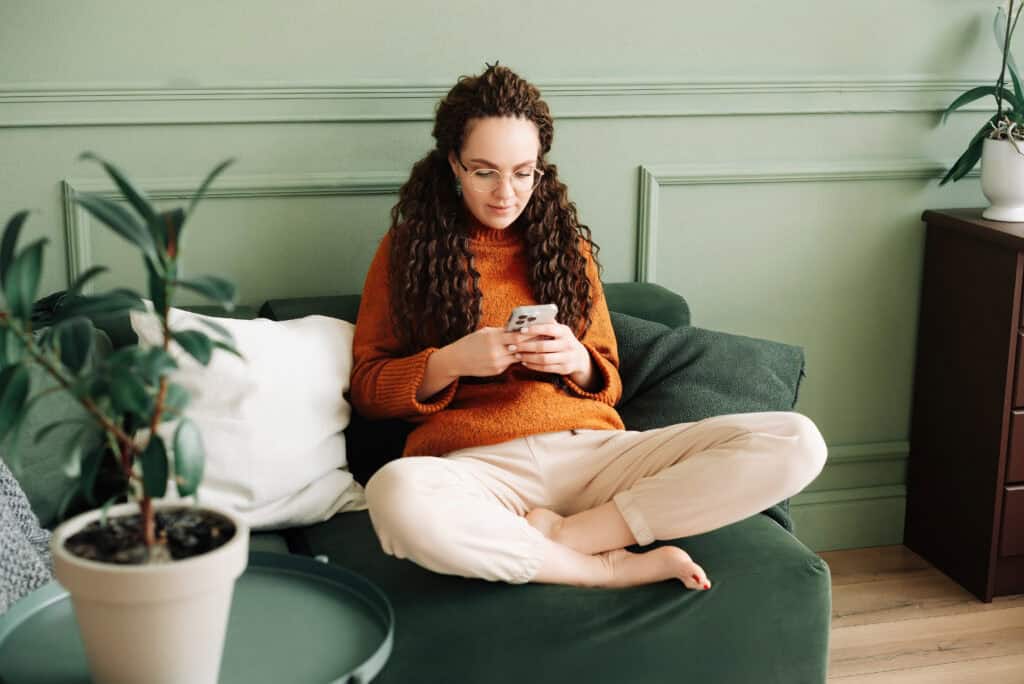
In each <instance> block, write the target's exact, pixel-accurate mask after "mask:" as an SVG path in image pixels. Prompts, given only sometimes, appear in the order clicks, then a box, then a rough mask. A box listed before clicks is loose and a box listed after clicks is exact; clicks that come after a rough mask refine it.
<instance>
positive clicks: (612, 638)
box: [290, 511, 831, 684]
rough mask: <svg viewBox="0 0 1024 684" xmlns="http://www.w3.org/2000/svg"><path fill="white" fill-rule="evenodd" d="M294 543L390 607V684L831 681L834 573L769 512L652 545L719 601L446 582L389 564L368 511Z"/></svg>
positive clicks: (668, 589)
mask: <svg viewBox="0 0 1024 684" xmlns="http://www.w3.org/2000/svg"><path fill="white" fill-rule="evenodd" d="M290 534H291V535H293V537H292V539H291V540H290V541H291V544H292V549H293V550H296V551H302V552H305V553H309V554H313V555H315V554H324V555H326V556H327V557H328V560H329V561H330V562H332V563H335V564H338V565H341V566H343V567H346V568H348V569H350V570H353V571H354V572H357V573H359V574H360V575H363V576H364V577H366V578H368V579H370V580H371V581H373V582H374V583H375V584H377V585H378V586H379V587H380V588H381V589H383V590H384V592H385V593H386V594H387V596H388V598H389V599H390V601H391V603H392V606H393V608H394V611H395V624H396V629H395V643H394V650H393V652H392V654H391V657H390V659H389V660H388V663H387V665H386V666H385V668H384V670H383V671H382V672H381V673H380V675H379V676H378V678H377V679H375V680H374V682H375V683H376V684H399V683H401V684H404V683H406V682H418V683H420V684H430V683H432V682H488V684H513V683H516V684H518V683H520V682H532V683H534V684H544V683H548V682H550V683H552V684H556V683H557V684H563V683H564V682H588V684H603V683H608V684H620V683H621V682H643V683H644V684H662V683H664V684H669V683H671V684H679V682H689V681H695V682H715V683H716V684H750V682H758V684H800V683H805V682H806V683H810V682H824V681H825V678H826V665H827V660H828V634H829V620H830V613H831V581H830V576H829V570H828V566H827V565H826V564H825V563H824V562H823V561H822V560H821V559H820V558H818V557H817V556H816V555H815V554H814V553H812V552H811V551H810V550H809V549H807V547H805V546H804V545H803V544H802V543H801V542H800V541H799V540H797V539H796V538H795V537H793V536H792V535H791V534H789V533H788V532H786V531H785V530H784V529H782V528H781V527H779V526H778V525H777V524H775V523H774V522H773V521H771V520H769V519H768V518H767V517H766V516H763V515H754V516H751V517H750V518H747V519H745V520H742V521H739V522H737V523H734V524H732V525H728V526H726V527H722V528H719V529H717V530H714V531H712V532H708V533H705V534H701V535H695V536H692V537H688V538H685V539H677V540H672V541H669V542H656V543H655V544H653V545H651V546H650V547H646V548H654V547H655V546H662V545H666V544H671V545H675V546H679V547H681V548H683V549H685V550H686V551H687V552H688V553H689V554H690V555H691V556H692V557H693V558H694V560H696V561H697V562H698V563H700V565H701V566H702V567H703V568H704V569H705V570H706V571H707V573H708V576H709V577H710V578H711V580H712V583H713V585H712V588H711V589H709V590H707V591H691V590H687V589H686V588H685V587H684V586H683V585H682V583H681V582H679V581H677V580H671V581H663V582H658V583H654V584H648V585H644V586H639V587H631V588H627V589H594V588H582V587H572V586H562V585H550V584H524V585H511V584H505V583H503V582H487V581H484V580H477V579H467V578H462V577H456V576H452V575H441V574H437V573H433V572H431V571H429V570H425V569H423V568H421V567H419V566H418V565H416V564H414V563H412V562H410V561H408V560H403V559H398V558H394V557H392V556H388V555H386V554H384V552H383V551H382V550H381V548H380V543H379V542H378V541H377V537H376V535H375V534H374V531H373V527H372V525H371V523H370V519H369V515H368V513H367V512H365V511H361V512H357V513H344V514H341V515H338V516H335V518H334V519H332V520H330V521H328V522H325V523H321V524H319V525H315V526H312V527H309V528H305V529H303V530H294V531H292V532H291V533H290ZM630 550H631V551H639V550H640V549H638V548H637V547H630Z"/></svg>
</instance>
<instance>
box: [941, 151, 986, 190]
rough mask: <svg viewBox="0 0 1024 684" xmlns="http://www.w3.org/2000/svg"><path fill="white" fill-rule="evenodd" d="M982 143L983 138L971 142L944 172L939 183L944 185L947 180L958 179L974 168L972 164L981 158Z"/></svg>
mask: <svg viewBox="0 0 1024 684" xmlns="http://www.w3.org/2000/svg"><path fill="white" fill-rule="evenodd" d="M983 145H984V140H979V141H977V142H975V143H972V144H971V145H970V147H968V148H967V150H966V151H965V152H964V153H963V154H962V155H960V158H959V159H957V160H956V163H955V164H953V167H952V168H951V169H950V170H949V171H948V172H947V173H946V175H945V176H944V177H943V178H942V180H941V181H939V185H945V184H946V182H947V181H951V180H952V181H958V180H960V179H961V178H963V177H964V176H966V175H967V173H968V172H969V171H970V170H971V169H973V168H974V165H975V164H977V163H978V160H979V159H981V150H982V147H983Z"/></svg>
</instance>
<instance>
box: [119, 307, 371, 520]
mask: <svg viewBox="0 0 1024 684" xmlns="http://www.w3.org/2000/svg"><path fill="white" fill-rule="evenodd" d="M147 305H148V306H149V308H150V313H147V312H140V311H133V312H132V313H131V324H132V329H133V330H134V331H135V332H136V334H137V335H138V336H139V343H140V344H141V345H143V346H160V345H162V344H163V333H162V331H161V326H160V321H159V319H158V318H157V316H156V315H154V314H153V313H151V311H152V305H151V304H150V303H149V302H147ZM203 318H206V319H208V320H212V321H214V322H215V323H217V324H218V325H220V326H223V327H224V328H226V329H228V330H229V331H230V332H231V334H232V336H233V337H234V346H235V348H236V349H237V350H238V351H239V352H240V353H241V354H242V356H243V358H244V360H242V359H239V358H238V357H236V356H234V355H233V354H230V353H228V352H226V351H224V350H222V349H216V350H214V352H213V356H212V357H211V359H210V363H209V364H208V365H207V366H205V367H204V366H202V365H201V364H199V362H198V361H196V360H195V359H193V358H192V357H191V356H190V355H189V354H187V353H186V352H185V351H184V350H183V349H181V347H179V346H178V345H177V344H176V343H174V342H172V343H171V346H170V353H171V355H172V356H173V357H174V359H175V360H176V361H177V362H178V366H179V368H178V369H177V370H175V371H172V372H171V374H170V380H171V381H172V382H174V383H177V384H179V385H181V386H183V387H184V388H185V389H187V390H188V391H189V393H190V395H191V397H192V399H191V401H190V402H189V405H188V408H186V410H185V415H186V416H188V418H190V419H191V420H193V421H195V423H196V425H197V426H198V427H199V430H200V432H201V434H202V439H203V445H204V447H205V450H206V467H205V471H204V475H203V481H202V483H201V485H200V487H199V498H200V500H201V501H203V502H209V503H211V504H216V505H221V506H225V507H228V508H230V509H232V510H234V511H236V512H237V513H238V514H239V515H241V516H242V517H243V519H245V521H246V522H247V523H248V524H249V525H250V526H252V527H253V528H254V529H275V528H281V527H288V526H293V525H306V524H311V523H315V522H321V521H323V520H327V519H328V518H330V517H331V516H332V515H334V514H335V513H338V512H340V511H349V510H364V509H365V508H366V498H365V496H364V493H363V488H362V486H361V485H360V484H359V483H358V482H356V481H355V479H354V478H353V477H352V474H351V473H350V472H349V471H348V469H347V465H348V463H347V460H346V457H345V439H344V434H343V432H342V431H343V430H344V429H345V428H346V427H347V426H348V422H349V417H350V416H351V407H350V406H349V404H348V402H347V401H346V400H345V398H344V396H343V395H344V393H345V392H346V391H347V390H348V385H349V377H350V374H351V371H352V335H353V331H354V326H353V325H352V324H351V323H349V322H348V321H342V320H339V319H335V318H330V317H327V316H307V317H305V318H299V319H294V320H290V321H272V320H269V319H266V318H256V319H253V320H240V319H232V318H213V317H210V316H202V315H200V314H195V313H191V312H188V311H184V310H182V309H173V308H172V309H171V311H170V314H169V323H170V327H171V329H172V330H175V331H179V330H201V331H203V332H205V333H207V334H208V335H210V337H212V338H213V339H219V335H217V334H216V333H215V332H213V331H212V330H210V328H208V327H207V326H205V325H204V324H203V323H202V322H201V319H203ZM177 425H178V421H170V422H167V423H164V424H163V425H161V427H160V428H159V431H160V434H161V435H162V436H163V438H164V440H165V443H166V444H167V445H168V449H170V448H171V446H172V443H173V434H174V430H175V429H176V428H177ZM169 491H170V492H171V494H170V496H175V495H176V494H175V493H174V491H175V490H173V489H172V488H169Z"/></svg>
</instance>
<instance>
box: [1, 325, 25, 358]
mask: <svg viewBox="0 0 1024 684" xmlns="http://www.w3.org/2000/svg"><path fill="white" fill-rule="evenodd" d="M24 354H25V345H24V343H22V341H21V338H19V337H18V336H17V335H16V334H15V333H14V331H13V330H11V329H10V328H6V327H3V328H0V368H3V367H4V366H9V365H11V364H15V363H18V361H20V360H21V359H22V357H23V356H24Z"/></svg>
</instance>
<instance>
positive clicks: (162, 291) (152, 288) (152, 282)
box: [146, 261, 167, 317]
mask: <svg viewBox="0 0 1024 684" xmlns="http://www.w3.org/2000/svg"><path fill="white" fill-rule="evenodd" d="M146 272H147V275H148V277H149V298H150V300H152V302H153V312H154V313H155V314H156V315H157V317H162V316H163V315H164V310H165V309H166V308H167V283H166V282H165V281H164V277H163V276H162V275H161V274H160V273H159V272H158V271H157V269H156V268H155V267H154V266H153V264H152V263H150V262H149V261H147V262H146Z"/></svg>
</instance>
